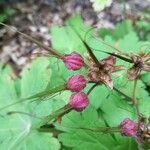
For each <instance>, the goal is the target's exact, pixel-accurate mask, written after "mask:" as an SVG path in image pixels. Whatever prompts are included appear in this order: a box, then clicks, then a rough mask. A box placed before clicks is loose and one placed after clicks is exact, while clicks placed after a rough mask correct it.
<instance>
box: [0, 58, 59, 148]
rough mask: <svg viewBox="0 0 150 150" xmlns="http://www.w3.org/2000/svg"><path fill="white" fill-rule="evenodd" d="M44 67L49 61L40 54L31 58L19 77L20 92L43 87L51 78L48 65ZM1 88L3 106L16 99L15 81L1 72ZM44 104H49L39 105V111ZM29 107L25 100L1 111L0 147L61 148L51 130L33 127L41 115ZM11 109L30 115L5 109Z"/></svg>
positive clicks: (26, 93)
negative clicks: (32, 60) (34, 58)
mask: <svg viewBox="0 0 150 150" xmlns="http://www.w3.org/2000/svg"><path fill="white" fill-rule="evenodd" d="M47 67H48V61H47V60H46V59H43V58H39V59H37V60H35V61H34V62H33V64H32V66H31V68H30V70H27V69H25V70H24V71H23V74H22V79H21V86H22V89H21V90H20V91H21V95H22V96H25V95H31V94H33V93H35V92H38V91H41V90H43V89H45V88H46V86H47V84H48V82H49V80H50V69H48V68H47ZM27 78H28V79H27ZM48 79H49V80H48ZM37 83H38V85H37ZM33 84H34V85H35V87H34V85H33ZM19 87H20V86H18V88H19ZM0 88H1V90H0V106H6V105H8V104H10V103H13V102H16V101H17V100H18V99H19V98H18V96H17V92H16V87H15V82H14V81H13V80H12V79H11V77H10V75H9V74H5V73H2V75H1V78H0ZM35 88H36V89H35ZM29 89H30V90H29ZM34 106H35V105H34ZM46 107H47V108H48V107H49V105H46V106H45V107H43V108H44V109H43V108H40V109H41V111H43V110H45V108H46ZM31 108H32V107H31V106H30V104H28V103H25V104H22V103H20V104H18V105H14V106H12V107H9V108H7V110H3V111H1V116H0V122H1V124H0V128H1V130H0V141H1V149H6V150H14V149H16V150H20V149H33V150H37V149H44V150H48V149H52V150H58V149H60V144H59V142H58V140H57V139H55V138H53V137H52V135H51V134H50V133H39V132H38V131H37V130H36V126H35V125H36V123H37V122H39V121H40V120H41V119H39V118H38V117H40V116H38V114H37V113H36V109H34V110H33V109H31ZM14 111H16V112H19V111H20V112H25V113H26V114H30V115H25V114H22V113H13V114H12V115H7V114H6V113H7V112H14ZM47 115H48V114H47ZM33 116H36V117H37V118H36V117H35V118H34V117H33Z"/></svg>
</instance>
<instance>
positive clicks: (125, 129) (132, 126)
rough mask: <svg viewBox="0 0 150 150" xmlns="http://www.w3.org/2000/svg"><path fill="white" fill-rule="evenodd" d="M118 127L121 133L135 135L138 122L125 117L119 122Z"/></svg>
mask: <svg viewBox="0 0 150 150" xmlns="http://www.w3.org/2000/svg"><path fill="white" fill-rule="evenodd" d="M120 128H121V132H122V134H123V135H125V136H133V137H135V136H136V135H137V131H138V124H137V123H135V122H134V121H132V120H131V119H129V118H126V119H124V120H123V121H122V122H121V124H120Z"/></svg>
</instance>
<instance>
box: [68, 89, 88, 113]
mask: <svg viewBox="0 0 150 150" xmlns="http://www.w3.org/2000/svg"><path fill="white" fill-rule="evenodd" d="M88 104H89V100H88V96H87V94H85V93H84V92H80V93H74V94H72V95H71V97H70V102H69V105H70V106H71V107H72V108H74V109H76V110H77V111H82V110H83V109H84V108H86V107H87V106H88Z"/></svg>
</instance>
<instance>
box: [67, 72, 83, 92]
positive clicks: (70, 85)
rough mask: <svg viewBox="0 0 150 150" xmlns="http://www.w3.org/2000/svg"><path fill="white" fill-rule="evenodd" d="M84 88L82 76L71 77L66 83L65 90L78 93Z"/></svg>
mask: <svg viewBox="0 0 150 150" xmlns="http://www.w3.org/2000/svg"><path fill="white" fill-rule="evenodd" d="M85 86H86V80H85V78H84V76H82V75H74V76H71V77H70V78H69V79H68V81H67V89H69V90H71V91H72V92H79V91H81V90H82V89H84V87H85Z"/></svg>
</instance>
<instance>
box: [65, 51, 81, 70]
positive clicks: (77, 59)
mask: <svg viewBox="0 0 150 150" xmlns="http://www.w3.org/2000/svg"><path fill="white" fill-rule="evenodd" d="M63 61H64V63H65V66H66V67H67V68H68V69H69V70H79V69H80V68H81V67H83V65H84V60H83V57H82V56H81V55H80V54H78V53H76V52H73V53H71V54H68V55H65V56H64V58H63Z"/></svg>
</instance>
